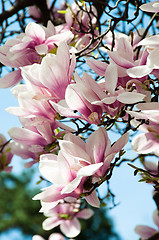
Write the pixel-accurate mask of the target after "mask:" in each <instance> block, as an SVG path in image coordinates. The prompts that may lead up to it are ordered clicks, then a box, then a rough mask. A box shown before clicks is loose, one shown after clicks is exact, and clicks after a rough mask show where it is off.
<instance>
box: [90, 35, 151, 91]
mask: <svg viewBox="0 0 159 240" xmlns="http://www.w3.org/2000/svg"><path fill="white" fill-rule="evenodd" d="M107 54H108V55H109V58H110V61H112V62H114V64H115V65H116V68H117V73H118V79H117V86H121V87H123V88H125V87H126V84H127V82H128V81H129V80H134V79H135V77H134V76H133V79H132V76H129V72H128V69H131V68H134V67H136V66H137V67H138V66H141V67H142V65H145V64H146V60H147V56H148V53H147V51H143V52H142V54H141V56H140V58H139V59H138V60H136V55H135V54H134V51H133V47H132V45H131V42H130V41H129V39H127V38H125V37H121V38H119V40H118V42H117V46H116V49H115V50H114V51H108V50H107ZM87 64H88V65H89V66H90V68H92V69H93V70H94V71H95V72H96V73H97V74H98V75H100V76H104V75H105V72H106V69H107V67H108V66H109V64H107V63H105V62H101V61H99V60H95V59H89V60H87ZM139 80H140V82H141V83H143V82H144V81H145V80H146V77H141V78H140V79H139Z"/></svg>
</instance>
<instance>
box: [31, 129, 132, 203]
mask: <svg viewBox="0 0 159 240" xmlns="http://www.w3.org/2000/svg"><path fill="white" fill-rule="evenodd" d="M128 136H129V134H128V133H127V134H124V135H123V136H122V137H121V138H120V139H118V140H117V141H116V142H115V143H114V144H113V146H111V142H110V140H109V138H108V135H107V132H106V131H105V129H104V128H99V129H98V130H96V131H95V132H94V133H93V134H91V135H90V137H89V138H88V140H87V142H86V143H85V142H84V141H83V140H82V139H81V138H80V137H78V136H74V135H73V134H69V133H68V134H66V135H65V136H64V139H63V140H60V141H59V145H60V151H59V153H58V156H56V155H53V154H44V155H42V156H41V158H40V166H39V169H40V172H41V174H42V175H43V176H44V177H45V178H46V179H48V180H49V181H50V182H52V183H54V185H53V186H50V187H49V188H45V189H44V190H43V192H42V193H40V194H38V195H37V196H35V197H34V199H40V200H42V201H46V202H55V201H58V200H60V199H64V198H66V197H69V196H70V197H75V198H77V196H78V197H80V196H82V195H81V194H82V193H84V192H86V191H90V190H91V189H92V187H93V184H94V183H95V182H97V181H99V180H101V179H102V178H103V177H104V176H105V174H107V170H108V169H109V167H110V164H111V162H112V161H113V159H114V157H115V155H116V154H117V153H118V152H119V151H120V150H121V149H122V148H123V147H124V146H125V144H126V143H127V141H128ZM89 177H91V178H90V180H91V182H89V184H87V180H88V179H89ZM60 192H61V194H60ZM55 193H56V196H54V194H55ZM86 200H87V201H88V202H89V203H90V204H91V205H93V206H95V207H99V201H98V199H97V197H96V194H95V191H93V192H92V194H91V195H90V196H86Z"/></svg>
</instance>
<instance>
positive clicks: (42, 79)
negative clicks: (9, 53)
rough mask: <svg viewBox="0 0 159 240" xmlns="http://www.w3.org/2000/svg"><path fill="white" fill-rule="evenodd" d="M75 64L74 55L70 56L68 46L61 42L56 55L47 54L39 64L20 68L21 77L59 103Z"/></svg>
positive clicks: (70, 78)
mask: <svg viewBox="0 0 159 240" xmlns="http://www.w3.org/2000/svg"><path fill="white" fill-rule="evenodd" d="M70 58H71V60H70ZM75 64H76V59H75V55H74V54H72V56H70V52H69V48H68V45H67V44H66V43H65V42H61V43H60V44H59V47H58V48H57V52H56V54H51V53H50V54H47V55H46V56H45V57H44V58H43V59H42V61H41V64H36V63H34V64H33V65H32V66H26V67H23V68H21V70H22V76H23V78H24V80H26V81H29V82H31V84H33V85H36V86H39V87H42V88H44V91H46V92H48V93H50V95H51V97H50V98H52V99H54V100H55V101H59V100H61V99H64V98H65V90H66V88H67V86H68V85H69V84H70V83H71V80H72V74H73V71H74V68H75ZM59 89H60V90H59ZM44 91H43V92H44Z"/></svg>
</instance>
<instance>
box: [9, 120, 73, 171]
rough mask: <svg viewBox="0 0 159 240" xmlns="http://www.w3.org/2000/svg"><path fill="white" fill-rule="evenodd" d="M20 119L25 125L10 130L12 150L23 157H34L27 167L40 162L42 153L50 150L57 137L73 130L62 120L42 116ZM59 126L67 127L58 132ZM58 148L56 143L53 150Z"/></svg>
mask: <svg viewBox="0 0 159 240" xmlns="http://www.w3.org/2000/svg"><path fill="white" fill-rule="evenodd" d="M20 121H21V124H22V126H23V127H22V128H20V127H13V128H11V129H10V130H9V131H8V134H9V135H10V137H11V138H12V140H14V142H11V147H12V152H13V153H14V154H16V155H18V156H20V157H22V158H23V159H28V158H31V159H33V161H31V162H28V163H26V164H25V166H26V167H31V166H32V165H33V164H34V163H36V162H38V161H39V156H40V154H42V153H47V152H49V146H51V145H52V146H53V144H54V143H55V142H56V140H57V138H60V137H61V135H62V134H64V133H65V132H68V131H71V130H72V129H71V128H69V127H66V126H65V125H64V124H62V123H60V122H56V121H53V120H52V121H51V120H48V119H45V118H41V117H36V118H20ZM58 127H60V128H65V127H66V129H65V130H64V131H60V132H58V131H57V128H58ZM57 149H58V147H57V144H56V143H55V145H54V148H53V149H52V151H57Z"/></svg>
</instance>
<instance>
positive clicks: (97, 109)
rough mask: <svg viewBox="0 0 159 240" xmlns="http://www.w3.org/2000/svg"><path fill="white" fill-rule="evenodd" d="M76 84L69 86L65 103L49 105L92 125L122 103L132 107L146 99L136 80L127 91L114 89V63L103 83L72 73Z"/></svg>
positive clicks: (116, 109) (108, 68) (116, 78)
mask: <svg viewBox="0 0 159 240" xmlns="http://www.w3.org/2000/svg"><path fill="white" fill-rule="evenodd" d="M75 82H76V83H75V84H70V85H68V87H67V89H66V94H65V100H62V101H59V102H58V103H57V104H56V103H53V102H52V101H50V103H51V104H52V105H53V107H54V108H55V110H56V111H57V112H59V113H60V114H61V115H62V116H65V117H75V118H81V119H84V120H86V121H87V122H89V123H91V124H92V123H94V124H99V123H100V119H101V117H102V114H103V113H107V114H110V115H111V116H113V117H114V116H116V115H117V114H118V113H119V111H120V109H121V108H122V107H123V106H124V105H125V104H134V103H137V102H139V101H141V100H142V99H145V100H146V98H147V99H148V100H149V96H148V94H147V93H146V92H145V90H142V87H139V86H140V83H139V82H137V81H136V80H134V82H135V83H133V81H132V82H130V83H127V84H128V88H127V89H124V88H122V87H120V86H119V87H117V82H118V72H117V67H116V65H115V64H114V63H113V62H111V63H110V64H109V66H108V67H107V69H106V72H105V81H103V80H101V81H99V82H96V81H94V79H93V78H92V77H91V76H90V75H88V74H87V73H85V72H84V73H83V77H82V78H80V77H79V76H78V74H77V73H75ZM138 85H139V86H138ZM135 88H136V89H135ZM73 111H78V112H79V114H77V113H74V112H73Z"/></svg>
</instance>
